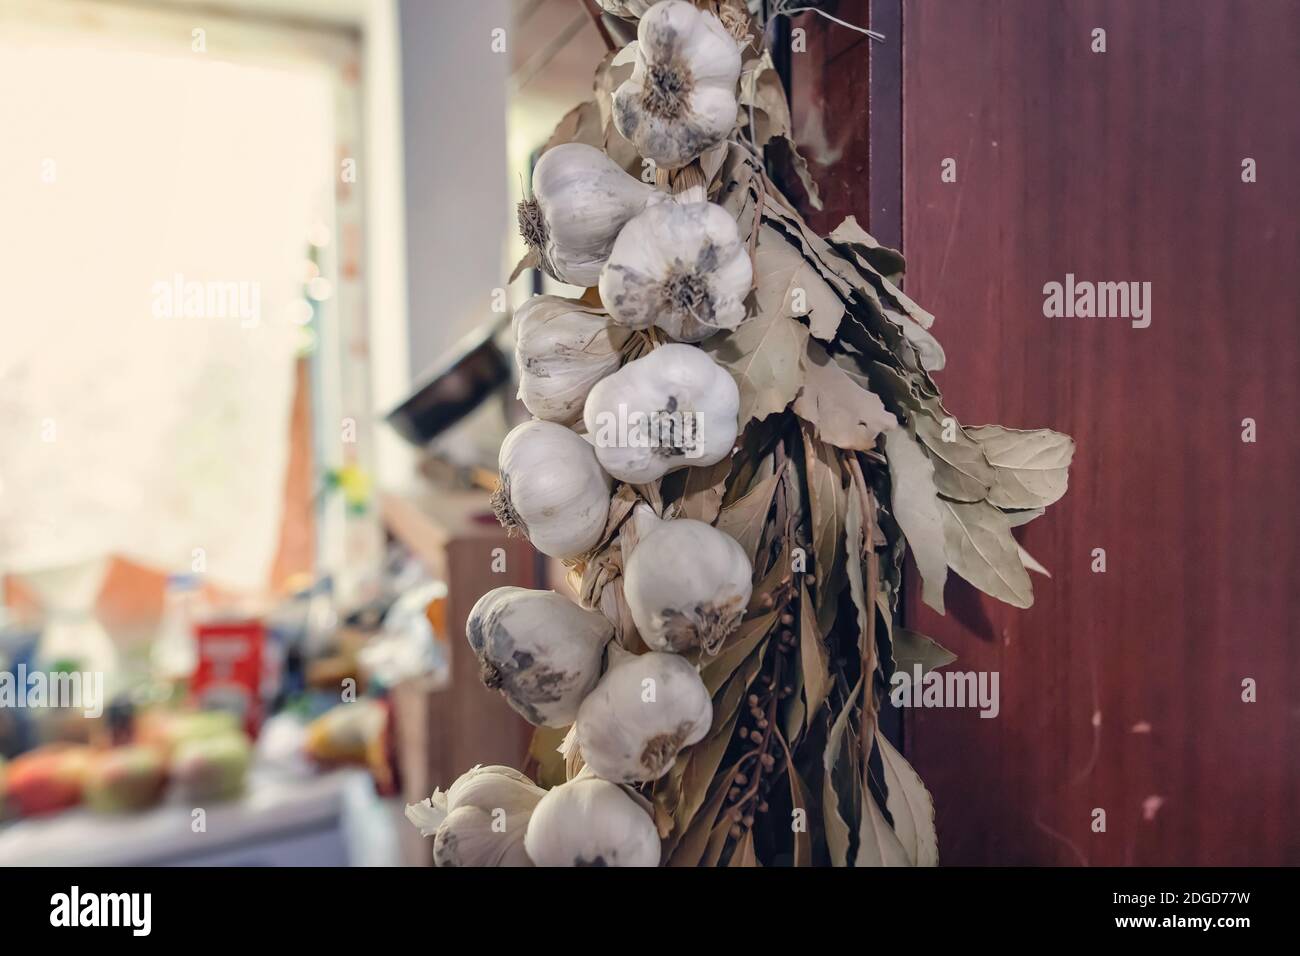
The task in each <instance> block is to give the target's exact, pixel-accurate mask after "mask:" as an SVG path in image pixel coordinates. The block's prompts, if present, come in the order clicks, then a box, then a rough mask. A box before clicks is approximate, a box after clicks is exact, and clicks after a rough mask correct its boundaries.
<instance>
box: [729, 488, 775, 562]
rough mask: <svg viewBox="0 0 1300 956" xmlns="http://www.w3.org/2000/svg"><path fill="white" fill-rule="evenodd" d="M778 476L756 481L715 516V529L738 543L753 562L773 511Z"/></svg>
mask: <svg viewBox="0 0 1300 956" xmlns="http://www.w3.org/2000/svg"><path fill="white" fill-rule="evenodd" d="M780 480H781V476H780V475H776V474H773V475H769V476H768V477H766V478H764V479H763V480H762V481H760V482H759V483H758V484H756V485H755V486H754V487H753V488H752V489H750V491H749V493H748V494H746V495H745V496H744V497H742V498H740V499H739V500H738V501H736V502H734V503H733V504H730V505H728V506H727V507H725V508H723V509H722V512H721V513H720V514H719V515H718V530H719V531H725V532H726V533H727V534H729V535H731V536H732V537H733V538H735V539H736V541H737V542H739V544H740V546H741V548H743V549H744V551H745V554H746V555H748V556H749V563H750V564H751V565H753V564H754V563H755V556H756V554H757V552H758V542H759V539H760V538H761V536H762V534H763V529H764V528H765V527H766V526H767V515H768V512H769V511H771V510H772V496H773V495H774V494H776V486H777V483H778V482H779V481H780Z"/></svg>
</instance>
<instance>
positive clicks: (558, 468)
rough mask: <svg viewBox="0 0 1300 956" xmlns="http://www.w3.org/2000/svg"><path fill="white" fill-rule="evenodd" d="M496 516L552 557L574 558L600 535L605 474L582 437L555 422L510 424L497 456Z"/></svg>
mask: <svg viewBox="0 0 1300 956" xmlns="http://www.w3.org/2000/svg"><path fill="white" fill-rule="evenodd" d="M497 466H498V468H499V470H500V473H501V483H500V484H499V485H498V486H497V490H496V493H495V494H493V496H492V507H493V509H494V510H495V512H496V516H497V519H498V520H499V521H500V522H501V524H502V525H503V526H504V527H505V528H506V530H507V531H509V532H511V533H512V534H513V533H522V534H525V535H527V536H528V540H529V541H531V542H532V544H533V547H534V548H536V549H537V550H538V551H540V552H542V554H548V555H550V556H551V557H553V558H576V557H580V556H581V555H583V554H586V553H587V552H588V551H590V550H591V549H592V548H594V547H595V546H596V544H598V543H599V541H600V536H601V534H603V533H604V530H605V519H606V518H607V517H609V496H610V482H609V476H608V475H606V474H605V472H603V471H602V470H601V468H600V464H599V462H598V461H597V460H596V453H595V451H594V450H593V449H592V447H591V445H589V444H588V443H587V442H586V441H585V440H583V438H582V437H581V436H579V435H577V434H575V433H574V432H572V431H570V430H569V429H567V428H565V427H564V426H563V425H556V424H555V423H554V422H541V421H532V422H524V423H523V424H522V425H517V426H515V427H514V428H513V429H511V431H510V434H508V435H506V437H505V441H503V442H502V443H501V452H500V455H499V456H498V459H497Z"/></svg>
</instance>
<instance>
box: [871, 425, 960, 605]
mask: <svg viewBox="0 0 1300 956" xmlns="http://www.w3.org/2000/svg"><path fill="white" fill-rule="evenodd" d="M885 457H886V458H888V459H889V481H890V489H891V495H890V502H891V505H892V508H891V511H892V514H893V516H894V518H895V520H896V521H897V522H898V526H899V527H900V528H901V529H902V531H903V536H904V537H905V538H907V543H908V545H910V546H911V548H912V554H913V555H914V556H915V558H916V567H917V570H918V571H920V572H921V581H922V583H923V585H924V586H923V589H922V590H923V600H924V601H925V603H926V604H928V605H929V606H930V607H932V608H934V609H935V610H936V611H938V612H939V613H940V614H943V613H944V608H943V589H944V585H945V584H947V582H948V559H947V557H946V555H945V553H944V525H943V514H942V513H941V511H940V505H939V494H938V491H937V490H936V488H935V481H934V464H933V463H932V462H931V461H930V458H929V456H927V455H926V453H925V452H924V451H922V450H921V446H920V445H919V444H918V443H917V442H916V440H915V439H914V438H912V436H911V435H909V434H908V433H907V432H906V431H904V430H903V429H901V428H900V429H895V430H894V431H892V432H888V433H886V435H885Z"/></svg>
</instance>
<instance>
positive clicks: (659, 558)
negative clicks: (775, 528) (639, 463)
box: [623, 518, 753, 654]
mask: <svg viewBox="0 0 1300 956" xmlns="http://www.w3.org/2000/svg"><path fill="white" fill-rule="evenodd" d="M752 576H753V568H752V567H751V565H750V561H749V556H748V555H747V554H746V553H745V549H744V548H742V547H741V546H740V544H739V543H738V542H737V541H736V539H735V538H733V537H731V535H729V534H727V533H726V532H724V531H719V530H718V529H717V528H715V527H713V526H712V525H709V524H705V523H704V522H703V521H695V520H694V519H691V518H677V519H674V520H672V521H660V522H659V523H658V526H657V527H656V528H654V529H653V530H652V531H650V532H649V533H648V534H647V533H645V532H642V537H641V539H640V540H639V541H638V542H637V545H636V548H635V550H633V552H632V554H631V556H630V557H629V558H628V559H627V561H626V565H625V567H624V569H623V595H624V597H625V598H626V599H627V606H628V610H629V611H630V612H631V614H632V620H633V621H634V622H635V623H636V629H637V631H638V632H640V634H641V637H642V639H643V640H644V641H645V642H646V644H647V645H648V646H650V647H652V648H654V649H655V650H660V651H675V652H677V653H681V652H683V651H687V650H694V649H696V648H698V649H700V650H703V651H704V653H706V654H716V653H717V652H718V650H719V648H721V647H722V642H723V641H724V640H725V639H726V637H727V635H729V634H730V633H731V632H732V631H734V630H735V629H736V628H737V627H738V626H739V625H740V622H741V619H742V618H743V617H744V616H745V608H746V607H747V606H748V605H749V598H750V595H751V594H752V593H753V585H752V583H751V578H752Z"/></svg>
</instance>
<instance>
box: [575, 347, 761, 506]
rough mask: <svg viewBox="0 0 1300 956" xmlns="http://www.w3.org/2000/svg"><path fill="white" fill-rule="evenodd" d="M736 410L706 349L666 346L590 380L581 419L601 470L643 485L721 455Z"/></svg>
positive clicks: (735, 395)
mask: <svg viewBox="0 0 1300 956" xmlns="http://www.w3.org/2000/svg"><path fill="white" fill-rule="evenodd" d="M739 409H740V392H739V390H738V389H737V388H736V383H735V381H734V380H733V379H732V377H731V376H730V375H729V374H728V373H727V372H726V371H724V370H723V369H722V368H721V367H719V366H718V364H717V363H716V362H714V361H713V359H712V358H710V357H709V355H708V354H707V353H705V352H703V351H701V350H700V349H698V348H696V347H694V346H692V345H681V344H677V343H673V344H669V345H663V346H660V347H659V348H657V349H655V350H654V351H653V352H651V353H650V354H649V355H645V356H642V357H641V358H639V359H636V360H635V361H633V362H629V363H628V364H627V365H624V366H623V367H622V368H621V369H619V370H618V371H617V372H615V373H614V374H613V375H610V376H609V377H608V378H604V379H602V380H601V381H599V382H597V383H596V385H595V386H594V387H593V388H592V389H591V391H590V392H589V393H588V394H587V403H586V405H585V407H584V408H583V413H582V417H583V421H584V423H585V425H586V428H587V434H588V435H589V436H591V439H592V443H593V444H594V445H595V453H596V457H597V459H599V461H600V464H601V467H603V468H604V469H605V471H607V472H608V473H609V474H611V475H613V476H614V477H615V478H617V479H619V480H620V481H627V482H632V483H634V484H642V483H645V482H650V481H655V480H656V479H658V478H661V477H663V476H664V475H665V474H667V473H668V472H670V471H674V470H676V469H678V468H685V467H687V466H705V465H713V464H717V463H718V462H719V461H721V460H722V459H723V458H726V457H727V456H728V455H729V454H731V449H732V446H733V445H734V444H735V441H736V416H737V413H738V412H739Z"/></svg>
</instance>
